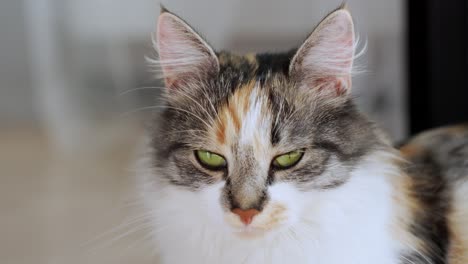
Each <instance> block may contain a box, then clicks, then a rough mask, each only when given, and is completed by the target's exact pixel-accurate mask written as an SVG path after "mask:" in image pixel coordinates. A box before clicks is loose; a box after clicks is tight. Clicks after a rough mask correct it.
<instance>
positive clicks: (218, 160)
mask: <svg viewBox="0 0 468 264" xmlns="http://www.w3.org/2000/svg"><path fill="white" fill-rule="evenodd" d="M195 155H196V156H197V159H198V161H199V162H200V163H201V164H202V165H203V166H205V167H207V168H209V169H220V168H224V167H225V166H226V160H225V159H224V158H223V157H222V156H220V155H218V154H215V153H213V152H209V151H206V150H197V151H195Z"/></svg>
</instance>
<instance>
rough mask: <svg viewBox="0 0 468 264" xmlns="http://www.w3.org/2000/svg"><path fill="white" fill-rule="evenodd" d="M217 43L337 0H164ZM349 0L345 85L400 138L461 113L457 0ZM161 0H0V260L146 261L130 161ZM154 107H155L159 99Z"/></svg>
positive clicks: (322, 10)
mask: <svg viewBox="0 0 468 264" xmlns="http://www.w3.org/2000/svg"><path fill="white" fill-rule="evenodd" d="M163 4H164V5H165V6H166V7H167V8H168V9H169V10H171V11H173V12H175V13H176V14H178V15H180V16H181V17H183V18H184V19H185V20H186V21H188V22H189V23H190V24H191V25H192V26H193V27H194V28H196V29H198V31H199V32H200V33H201V34H202V35H203V36H205V37H206V39H207V40H208V41H209V42H210V43H211V44H213V46H214V47H215V48H216V49H218V50H220V49H228V50H234V51H237V52H246V51H282V50H287V49H289V48H291V47H294V46H297V45H298V44H299V43H300V42H301V40H303V39H304V38H305V37H306V36H307V34H308V33H309V32H310V31H311V30H312V29H313V27H314V26H315V25H316V23H317V22H319V21H320V19H321V18H322V17H323V16H324V15H326V14H327V13H328V12H329V11H330V10H333V9H335V8H336V7H337V6H339V5H340V4H341V0H336V1H329V0H295V1H281V0H278V1H271V0H249V1H247V0H232V1H216V0H200V1H188V0H185V1H183V0H166V1H163ZM439 5H441V4H439V1H436V0H434V1H426V3H425V4H421V3H418V5H417V6H416V4H415V3H414V1H413V3H410V1H408V2H406V1H403V0H394V1H385V0H349V1H348V6H349V9H350V10H351V12H352V13H353V15H354V19H355V24H356V29H357V32H359V35H360V39H361V40H362V42H363V43H367V52H366V53H365V55H364V56H362V57H361V58H360V59H359V61H358V62H357V64H358V65H360V66H361V67H364V69H365V71H364V73H362V74H360V75H359V76H356V77H355V79H354V83H353V89H354V90H353V95H354V96H355V97H356V99H357V102H358V104H359V105H360V107H361V109H363V110H364V111H365V112H366V113H367V114H368V115H370V116H371V118H372V119H374V120H375V121H376V122H377V123H378V124H379V125H381V126H382V127H383V128H384V129H385V130H386V131H387V132H388V134H389V135H390V137H391V138H392V139H393V140H394V141H395V142H401V141H402V140H404V139H405V138H407V137H408V136H409V135H410V134H414V133H416V132H418V131H420V130H422V129H425V128H429V127H432V126H436V125H443V124H446V123H451V122H457V121H462V120H466V119H467V118H466V117H467V116H468V114H467V108H468V107H467V106H466V103H465V101H466V100H467V99H468V95H467V89H466V88H467V85H466V84H467V83H466V76H467V75H466V73H467V72H466V70H467V63H466V62H467V59H468V56H467V53H466V47H467V45H466V36H467V33H468V31H467V29H468V26H467V25H468V24H467V21H466V18H465V17H466V15H465V14H466V11H467V10H468V9H467V8H466V3H465V1H452V2H451V3H447V4H446V3H444V6H439ZM158 14H159V2H157V1H156V0H135V1H123V0H113V1H111V0H80V1H74V0H3V1H1V2H0V25H1V26H0V32H1V34H0V36H1V38H0V43H1V44H0V58H1V59H0V262H1V263H34V264H40V263H100V264H102V263H133V262H137V263H154V262H152V261H151V260H152V257H153V250H152V248H151V245H150V243H149V238H148V236H147V228H148V226H145V225H144V223H143V224H142V223H140V222H139V221H140V220H141V219H140V218H139V214H141V212H139V210H138V207H139V206H138V201H137V199H135V194H134V193H133V186H134V184H133V182H134V177H133V174H134V172H133V170H132V161H133V159H134V157H135V152H136V148H137V145H138V144H139V143H140V142H141V138H142V134H143V133H142V132H143V131H142V123H143V122H144V120H146V118H147V117H148V115H150V114H151V112H152V111H151V110H152V109H151V106H154V105H156V104H157V102H158V96H159V94H160V90H159V89H158V88H155V87H158V86H161V84H160V83H159V82H158V80H155V78H154V76H153V75H152V74H151V72H150V71H149V70H148V67H147V66H148V65H146V62H145V59H144V57H145V56H150V57H154V56H155V52H154V50H153V49H152V47H151V34H152V32H154V30H155V22H156V19H157V16H158ZM153 110H154V109H153Z"/></svg>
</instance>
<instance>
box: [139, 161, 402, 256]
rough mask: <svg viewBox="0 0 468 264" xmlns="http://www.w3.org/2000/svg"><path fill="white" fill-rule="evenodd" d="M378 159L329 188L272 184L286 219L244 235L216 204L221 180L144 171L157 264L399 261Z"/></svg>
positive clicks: (387, 186) (387, 170)
mask: <svg viewBox="0 0 468 264" xmlns="http://www.w3.org/2000/svg"><path fill="white" fill-rule="evenodd" d="M384 159H385V155H382V153H380V154H379V153H373V154H372V155H369V156H368V158H366V160H365V161H363V162H362V163H361V164H360V165H359V166H358V167H357V169H355V170H354V171H353V172H352V176H351V178H350V180H349V181H348V182H347V183H345V184H344V185H342V186H340V187H337V188H335V189H331V190H322V191H319V190H314V191H308V192H301V191H299V190H298V189H297V188H296V187H294V186H293V185H292V184H287V183H276V184H274V185H273V186H271V187H270V188H269V189H268V191H269V193H270V197H271V200H270V201H269V203H278V204H282V205H284V206H285V207H286V208H287V211H286V215H287V219H286V220H285V221H283V222H282V224H281V226H278V227H275V228H274V229H273V230H270V231H269V232H267V233H266V234H265V235H262V236H260V237H256V238H250V239H247V238H241V237H239V236H238V235H237V234H236V228H235V227H233V226H232V225H230V224H228V223H227V221H226V219H229V214H231V213H230V212H228V213H226V212H223V210H222V207H221V204H220V196H221V193H220V190H221V188H222V186H223V184H224V182H220V183H218V184H216V185H213V186H210V187H207V188H204V189H202V190H200V191H197V192H193V191H188V190H183V189H180V188H178V187H174V186H170V185H169V186H167V185H158V184H155V181H154V179H156V178H157V176H156V175H154V174H149V175H146V176H147V177H150V178H149V179H150V181H147V183H149V184H147V185H146V188H145V189H146V190H145V195H144V199H145V203H146V205H147V207H148V209H149V210H150V211H151V212H152V213H153V223H154V230H155V231H154V235H155V239H156V241H157V247H158V251H159V253H160V256H161V258H162V263H207V264H210V263H213V264H215V263H216V264H218V263H256V264H259V263H272V264H274V263H314V264H320V263H323V264H325V263H326V264H343V263H348V264H350V263H359V264H366V263H379V264H393V263H399V260H398V253H399V249H400V245H399V243H398V242H396V241H395V240H394V239H393V238H392V231H391V229H390V225H391V222H392V219H394V217H395V215H394V214H395V212H394V209H393V208H394V205H393V204H392V198H391V195H392V191H393V190H392V185H391V183H390V182H389V180H388V175H389V174H391V173H394V171H395V168H393V167H392V165H389V163H388V162H385V161H384ZM260 216H261V214H260V215H259V216H257V217H258V219H257V220H258V221H261V220H262V219H261V218H260ZM257 217H256V218H257ZM256 218H254V222H253V223H252V225H254V224H255V219H256ZM237 231H238V230H237Z"/></svg>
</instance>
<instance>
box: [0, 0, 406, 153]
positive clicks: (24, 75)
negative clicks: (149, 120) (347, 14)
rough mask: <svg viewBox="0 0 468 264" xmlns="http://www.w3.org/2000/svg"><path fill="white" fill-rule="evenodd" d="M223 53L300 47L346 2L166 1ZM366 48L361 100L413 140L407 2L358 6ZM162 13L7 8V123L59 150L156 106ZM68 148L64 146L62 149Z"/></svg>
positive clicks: (137, 5)
mask: <svg viewBox="0 0 468 264" xmlns="http://www.w3.org/2000/svg"><path fill="white" fill-rule="evenodd" d="M163 4H164V5H165V6H166V7H167V8H168V9H169V10H171V11H173V12H175V13H177V14H179V15H180V16H182V17H183V18H184V19H185V20H187V21H188V22H189V23H190V24H191V25H193V26H194V27H195V28H196V29H198V30H199V31H200V33H201V34H202V35H204V36H205V37H206V38H207V39H208V41H209V42H210V43H212V44H213V46H214V47H215V48H216V49H232V50H235V51H239V52H244V51H249V50H253V51H280V50H286V49H289V48H292V47H294V46H297V45H298V44H299V43H300V42H301V40H303V39H304V37H305V36H306V35H307V34H308V33H309V32H310V31H311V30H312V29H313V27H314V26H315V25H316V23H317V22H319V21H320V19H321V18H322V17H323V16H324V15H326V14H327V13H328V12H329V11H330V10H333V9H335V8H336V7H337V6H338V5H340V4H341V0H336V1H335V0H333V1H329V0H296V1H293V2H292V1H282V0H276V1H272V0H243V1H241V0H233V1H216V0H201V1H188V0H184V1H183V0H166V1H163ZM348 6H349V9H350V10H351V11H352V13H353V15H354V18H355V22H356V27H357V30H358V32H359V33H360V36H361V39H362V40H365V41H367V53H366V55H365V56H363V58H361V60H360V62H358V64H361V65H366V67H365V69H366V72H365V73H364V74H361V75H360V76H358V77H356V78H355V81H354V95H355V96H356V97H357V100H358V103H359V104H360V105H361V107H362V109H364V110H365V111H366V112H367V113H369V115H371V116H372V118H373V119H374V120H377V121H378V123H379V124H381V125H382V126H384V128H385V129H387V130H388V131H389V132H390V135H391V136H392V137H393V138H394V139H397V140H398V139H402V138H404V137H405V135H406V109H405V100H406V97H405V93H404V91H405V75H404V72H405V61H404V41H405V40H404V36H405V19H404V14H405V10H404V5H403V1H402V0H397V1H385V0H350V1H348ZM158 14H159V3H158V2H157V1H154V0H138V1H124V0H114V1H111V0H80V1H74V0H22V1H17V0H7V1H2V2H1V3H0V23H1V24H2V27H0V28H1V29H0V30H1V31H2V32H1V36H2V38H1V43H2V44H1V45H0V56H1V60H0V82H1V86H2V88H1V90H0V122H1V123H2V124H4V125H5V124H10V123H15V122H16V123H18V122H20V123H31V124H38V125H40V126H42V127H43V128H44V129H45V130H46V131H48V134H50V135H51V137H52V138H56V140H57V142H59V143H58V144H59V145H60V144H66V143H67V142H71V141H73V140H76V141H77V142H76V144H78V145H79V144H80V140H82V138H83V137H85V135H86V134H91V135H92V134H94V129H96V127H98V126H96V124H100V123H102V120H108V119H110V118H112V117H113V116H116V115H118V114H119V113H122V112H126V111H129V110H132V109H136V108H138V107H143V106H147V105H151V104H154V102H155V101H156V98H154V97H156V96H157V93H156V92H154V90H153V92H150V91H151V90H150V89H148V90H145V89H142V90H138V91H135V92H130V93H127V94H125V95H123V96H118V94H119V93H121V92H123V91H127V90H129V89H132V88H136V87H143V86H154V85H157V83H155V82H154V80H152V79H151V74H150V73H148V71H147V70H146V65H145V61H144V58H143V57H144V55H152V54H153V51H152V49H151V42H150V37H151V33H152V32H153V31H154V28H155V22H156V19H157V16H158ZM60 142H62V143H60Z"/></svg>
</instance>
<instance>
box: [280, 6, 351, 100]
mask: <svg viewBox="0 0 468 264" xmlns="http://www.w3.org/2000/svg"><path fill="white" fill-rule="evenodd" d="M354 41H355V36H354V26H353V20H352V18H351V14H350V13H349V11H348V10H346V9H338V10H336V11H334V12H332V13H331V14H329V15H328V16H327V17H325V19H323V20H322V22H320V24H319V25H318V26H317V27H316V28H315V30H314V31H313V32H312V34H311V35H310V36H309V37H308V38H307V40H306V41H305V42H304V43H303V44H302V46H301V47H300V48H299V49H298V51H297V53H296V54H295V55H294V57H293V59H292V61H291V64H290V67H289V74H290V76H292V77H293V78H295V79H296V80H299V82H300V83H301V85H303V86H306V87H307V88H309V89H321V90H324V91H327V92H331V93H332V94H335V92H336V95H342V94H347V93H349V91H350V88H351V70H352V67H353V58H354V47H355V45H354V44H355V43H354Z"/></svg>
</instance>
